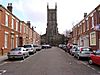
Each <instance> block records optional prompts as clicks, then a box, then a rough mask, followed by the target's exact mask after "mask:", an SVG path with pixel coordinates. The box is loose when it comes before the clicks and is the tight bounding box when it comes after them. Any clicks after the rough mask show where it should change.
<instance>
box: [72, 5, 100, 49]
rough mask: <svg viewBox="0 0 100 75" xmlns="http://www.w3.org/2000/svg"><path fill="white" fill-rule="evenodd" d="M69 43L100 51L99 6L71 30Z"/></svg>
mask: <svg viewBox="0 0 100 75" xmlns="http://www.w3.org/2000/svg"><path fill="white" fill-rule="evenodd" d="M71 38H72V39H70V41H71V42H72V43H76V44H78V45H82V46H89V47H92V49H93V50H96V49H100V5H98V6H97V7H96V8H95V9H94V10H93V11H92V12H90V13H89V14H87V13H84V18H83V20H81V21H80V22H79V23H77V24H76V25H75V26H74V27H73V28H72V33H71Z"/></svg>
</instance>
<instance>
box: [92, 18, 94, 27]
mask: <svg viewBox="0 0 100 75" xmlns="http://www.w3.org/2000/svg"><path fill="white" fill-rule="evenodd" d="M92 28H94V17H93V16H92Z"/></svg>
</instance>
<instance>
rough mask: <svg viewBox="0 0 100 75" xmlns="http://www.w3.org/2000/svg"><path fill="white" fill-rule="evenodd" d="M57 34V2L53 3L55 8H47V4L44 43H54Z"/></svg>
mask: <svg viewBox="0 0 100 75" xmlns="http://www.w3.org/2000/svg"><path fill="white" fill-rule="evenodd" d="M57 36H58V28H57V4H56V5H55V9H49V6H48V5H47V28H46V43H48V44H50V45H56V41H57Z"/></svg>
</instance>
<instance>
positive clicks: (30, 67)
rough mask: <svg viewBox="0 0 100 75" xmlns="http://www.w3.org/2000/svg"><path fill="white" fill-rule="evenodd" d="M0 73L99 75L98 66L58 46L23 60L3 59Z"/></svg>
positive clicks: (19, 74) (9, 74) (17, 74)
mask: <svg viewBox="0 0 100 75" xmlns="http://www.w3.org/2000/svg"><path fill="white" fill-rule="evenodd" d="M0 75H100V66H96V65H95V67H94V66H89V65H88V63H87V62H86V61H79V60H77V59H75V58H73V57H72V56H70V55H69V54H68V53H66V52H64V51H63V50H61V49H60V48H57V47H53V48H50V49H43V50H41V51H39V52H37V53H36V54H34V55H31V56H30V57H28V58H26V59H25V60H14V61H8V60H6V61H4V62H3V63H1V64H0Z"/></svg>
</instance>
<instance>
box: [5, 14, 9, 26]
mask: <svg viewBox="0 0 100 75" xmlns="http://www.w3.org/2000/svg"><path fill="white" fill-rule="evenodd" d="M8 16H9V15H8V14H5V26H7V27H8V18H9V17H8Z"/></svg>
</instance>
